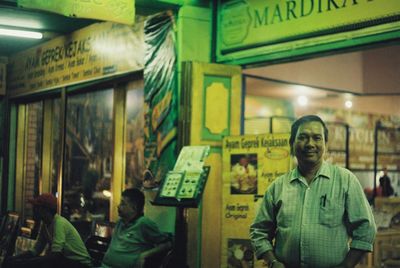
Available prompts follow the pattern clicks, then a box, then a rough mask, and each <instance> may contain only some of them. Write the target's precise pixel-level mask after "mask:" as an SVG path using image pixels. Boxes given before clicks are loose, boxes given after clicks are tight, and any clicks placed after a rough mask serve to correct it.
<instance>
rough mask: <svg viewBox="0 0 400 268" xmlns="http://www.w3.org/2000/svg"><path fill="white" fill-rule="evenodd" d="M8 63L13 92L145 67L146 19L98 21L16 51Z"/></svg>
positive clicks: (11, 94)
mask: <svg viewBox="0 0 400 268" xmlns="http://www.w3.org/2000/svg"><path fill="white" fill-rule="evenodd" d="M9 66H10V71H9V75H8V83H9V85H8V88H7V90H10V92H9V93H10V96H17V95H21V94H24V93H33V92H36V91H42V90H45V89H52V88H57V87H62V86H67V85H72V84H76V83H80V82H83V81H88V80H94V79H98V78H103V77H106V76H110V75H117V74H122V73H127V72H132V71H137V70H142V69H143V66H144V41H143V22H141V23H140V22H139V21H138V22H137V23H136V24H135V26H133V27H129V26H127V25H122V24H116V23H111V22H103V23H96V24H93V25H90V26H88V27H85V28H83V29H81V30H78V31H75V32H73V33H72V34H70V35H66V36H60V37H57V38H55V39H53V40H51V41H49V42H47V43H45V44H43V45H41V46H37V47H35V48H31V49H28V50H25V51H23V52H20V53H17V54H15V55H13V56H12V57H10V58H9Z"/></svg>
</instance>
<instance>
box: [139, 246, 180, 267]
mask: <svg viewBox="0 0 400 268" xmlns="http://www.w3.org/2000/svg"><path fill="white" fill-rule="evenodd" d="M172 257H173V250H172V249H168V250H165V251H162V252H158V253H156V254H154V255H152V256H150V257H148V258H146V260H145V262H144V266H143V267H144V268H169V267H171V266H170V263H171V259H172Z"/></svg>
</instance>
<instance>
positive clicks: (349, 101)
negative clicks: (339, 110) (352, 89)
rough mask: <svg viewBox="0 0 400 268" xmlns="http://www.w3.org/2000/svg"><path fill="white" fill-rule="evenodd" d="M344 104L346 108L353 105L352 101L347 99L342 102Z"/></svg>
mask: <svg viewBox="0 0 400 268" xmlns="http://www.w3.org/2000/svg"><path fill="white" fill-rule="evenodd" d="M344 106H345V107H346V108H347V109H350V108H351V107H353V102H352V101H351V100H347V101H346V102H345V103H344Z"/></svg>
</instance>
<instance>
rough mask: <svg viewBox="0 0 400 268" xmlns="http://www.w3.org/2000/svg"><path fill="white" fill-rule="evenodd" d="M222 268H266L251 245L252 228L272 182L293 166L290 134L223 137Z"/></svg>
mask: <svg viewBox="0 0 400 268" xmlns="http://www.w3.org/2000/svg"><path fill="white" fill-rule="evenodd" d="M222 159H223V167H222V168H223V190H222V191H223V192H222V206H223V209H222V213H223V215H222V228H221V232H222V245H221V249H222V254H221V258H222V259H221V267H229V268H244V267H246V268H251V267H264V264H263V262H262V261H257V260H256V258H255V255H254V251H253V249H252V247H251V242H250V238H249V227H250V224H251V223H252V221H253V219H254V217H255V215H256V213H257V211H258V207H259V205H260V204H261V200H262V196H263V195H264V193H265V191H266V189H267V188H268V186H269V185H270V184H271V182H272V181H273V180H274V179H275V178H276V177H278V176H279V175H281V174H284V173H286V172H288V171H289V169H290V167H291V159H290V146H289V134H262V135H246V136H230V137H225V138H224V139H223V152H222Z"/></svg>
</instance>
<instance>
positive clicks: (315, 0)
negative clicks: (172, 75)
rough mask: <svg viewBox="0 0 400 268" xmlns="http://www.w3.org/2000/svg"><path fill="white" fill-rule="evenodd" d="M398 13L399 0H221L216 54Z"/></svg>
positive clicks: (316, 34)
mask: <svg viewBox="0 0 400 268" xmlns="http://www.w3.org/2000/svg"><path fill="white" fill-rule="evenodd" d="M399 15H400V1H398V0H385V1H381V0H353V1H347V0H290V1H287V0H270V1H264V0H233V1H220V4H219V7H218V22H217V24H218V27H217V31H218V33H217V36H218V41H217V54H218V56H219V59H226V58H232V56H231V57H227V55H229V54H232V53H235V52H240V51H244V50H250V49H255V48H260V47H265V46H271V45H274V44H282V43H285V42H290V41H295V40H304V39H307V38H310V37H320V36H326V35H329V34H334V33H341V32H348V31H353V30H358V29H363V28H368V27H371V26H375V25H380V24H385V23H390V22H394V21H399ZM392 30H393V29H392ZM370 34H371V33H370ZM310 43H312V42H310V41H308V42H307V44H308V45H309V44H310ZM314 43H315V42H314ZM307 44H301V45H300V46H302V45H307ZM293 48H298V46H292V47H291V49H293ZM275 49H278V50H279V48H275ZM280 49H282V48H280ZM253 56H255V55H253Z"/></svg>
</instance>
